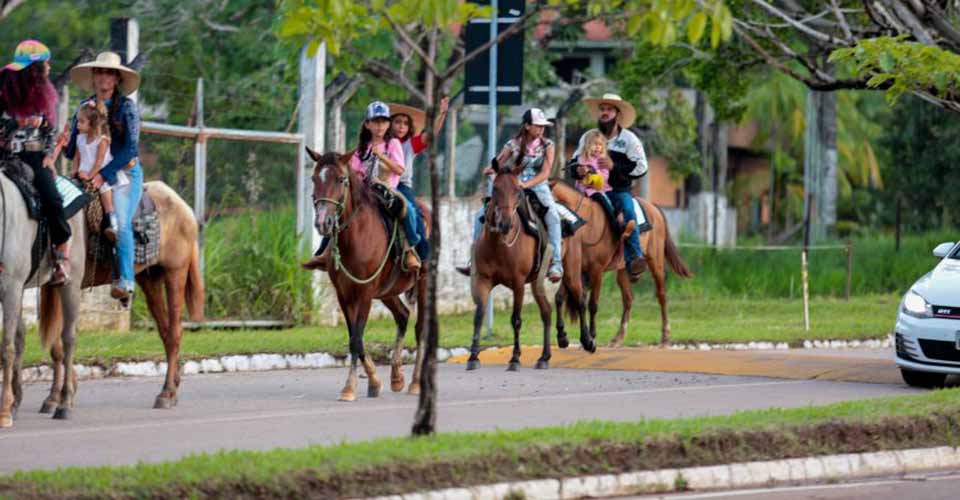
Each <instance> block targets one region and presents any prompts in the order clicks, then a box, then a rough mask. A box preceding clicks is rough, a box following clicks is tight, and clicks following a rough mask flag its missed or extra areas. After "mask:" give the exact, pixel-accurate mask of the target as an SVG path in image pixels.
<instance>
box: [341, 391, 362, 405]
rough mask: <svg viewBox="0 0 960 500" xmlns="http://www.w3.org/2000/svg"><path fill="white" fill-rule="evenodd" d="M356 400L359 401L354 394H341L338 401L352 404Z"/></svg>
mask: <svg viewBox="0 0 960 500" xmlns="http://www.w3.org/2000/svg"><path fill="white" fill-rule="evenodd" d="M356 400H357V395H356V394H354V393H353V392H341V393H340V398H339V399H338V401H343V402H345V403H351V402H353V401H356Z"/></svg>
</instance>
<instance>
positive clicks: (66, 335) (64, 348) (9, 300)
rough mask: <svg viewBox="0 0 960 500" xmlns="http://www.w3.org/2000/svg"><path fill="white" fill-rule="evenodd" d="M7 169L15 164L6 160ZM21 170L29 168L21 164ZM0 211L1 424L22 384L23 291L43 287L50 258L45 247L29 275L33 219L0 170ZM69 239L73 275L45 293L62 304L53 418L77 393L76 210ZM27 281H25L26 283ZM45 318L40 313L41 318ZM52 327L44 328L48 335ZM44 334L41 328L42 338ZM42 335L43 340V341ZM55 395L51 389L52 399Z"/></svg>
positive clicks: (80, 247)
mask: <svg viewBox="0 0 960 500" xmlns="http://www.w3.org/2000/svg"><path fill="white" fill-rule="evenodd" d="M7 168H8V169H11V168H15V167H13V164H8V167H7ZM23 168H24V169H28V167H26V166H23ZM0 202H2V204H3V208H2V210H0V212H2V213H0V217H2V222H0V223H2V226H3V233H2V236H0V237H2V242H0V290H2V292H0V300H2V302H3V345H2V347H0V361H2V366H3V389H2V392H0V428H7V427H12V426H13V420H14V418H15V417H16V414H17V410H18V409H19V408H20V403H21V401H22V400H23V385H22V381H21V380H20V376H21V373H20V368H21V362H22V358H23V350H24V341H25V337H26V329H25V328H24V325H23V316H22V312H23V311H22V305H23V291H24V289H26V288H32V287H37V286H44V285H45V284H46V283H48V282H49V281H50V279H51V277H52V275H53V262H52V261H51V258H50V252H49V251H47V249H46V248H45V247H44V248H42V250H41V252H42V255H41V256H40V260H39V263H38V264H39V265H38V267H37V269H36V271H35V272H34V273H33V277H31V276H30V274H31V261H32V258H33V249H32V243H33V241H34V238H35V237H36V236H37V229H38V224H39V222H38V221H35V220H32V219H30V217H29V215H28V209H27V205H26V203H25V201H24V198H23V196H22V195H21V194H20V191H19V190H18V188H17V186H16V185H15V184H14V183H13V181H11V180H10V179H9V178H8V177H7V176H6V175H3V174H0ZM68 223H69V225H70V231H71V233H72V235H73V236H72V237H71V240H70V251H69V254H68V255H67V259H68V260H69V261H70V262H71V263H73V266H72V269H71V274H72V277H73V279H71V280H70V281H69V282H68V283H66V284H65V285H63V286H60V287H57V288H48V290H49V292H48V293H49V295H50V296H53V297H57V300H59V301H60V302H61V303H62V304H63V314H62V318H61V321H60V323H59V324H58V325H57V326H58V330H57V331H56V335H57V337H58V338H60V339H62V345H61V353H62V356H61V358H62V359H61V363H60V365H59V369H60V371H61V373H62V374H63V376H64V378H65V380H66V381H65V382H64V383H63V384H61V385H60V386H58V387H57V388H56V391H57V393H56V398H55V399H56V404H55V405H54V406H53V407H51V408H50V409H51V411H53V410H54V407H55V409H56V411H54V414H53V418H55V419H58V420H60V419H67V418H69V414H70V409H71V408H72V407H73V399H74V395H75V394H76V391H77V382H76V373H75V372H74V370H73V355H74V348H75V338H76V324H77V319H78V317H79V309H80V280H79V279H78V278H79V276H82V275H83V273H84V256H85V255H86V221H85V220H84V214H83V210H80V211H78V212H77V213H76V214H75V215H74V216H73V217H71V218H70V219H69V221H68ZM28 281H29V282H28ZM44 320H45V318H44V315H43V313H42V312H41V314H40V321H41V323H43V322H44ZM50 332H52V330H50V329H49V325H48V331H47V332H46V333H47V334H49V333H50ZM44 333H45V332H43V331H41V337H42V338H43V335H44ZM46 340H47V339H46V338H44V341H45V342H46ZM53 396H54V394H52V393H51V398H53Z"/></svg>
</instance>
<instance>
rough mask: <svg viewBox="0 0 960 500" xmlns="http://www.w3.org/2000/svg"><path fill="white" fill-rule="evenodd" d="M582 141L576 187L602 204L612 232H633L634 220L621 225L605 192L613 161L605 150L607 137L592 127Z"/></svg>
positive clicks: (608, 190)
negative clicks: (604, 160) (582, 146)
mask: <svg viewBox="0 0 960 500" xmlns="http://www.w3.org/2000/svg"><path fill="white" fill-rule="evenodd" d="M583 142H584V145H585V147H584V151H583V153H582V154H581V155H580V158H578V161H579V165H578V167H577V173H578V174H579V175H580V176H581V178H580V180H578V181H577V189H579V190H580V192H582V193H584V194H586V195H587V196H589V197H590V198H591V199H593V200H594V201H596V202H597V203H599V204H600V205H601V206H603V210H604V211H605V212H606V213H607V217H608V218H609V220H610V225H611V227H612V228H613V232H614V234H623V233H624V232H626V233H631V232H633V228H634V227H635V226H636V222H635V221H633V220H630V221H627V224H626V225H625V226H624V225H621V224H620V222H619V221H618V218H617V213H616V211H615V210H614V208H613V203H612V202H611V201H610V198H608V197H607V193H608V192H610V189H611V188H610V183H609V182H608V179H609V178H610V167H609V165H611V164H612V163H613V161H612V160H611V159H610V154H609V153H608V152H607V138H606V137H604V135H603V132H600V131H599V130H597V129H593V130H590V131H589V132H587V133H586V135H585V136H584V139H583ZM602 159H606V162H603V161H601V160H602Z"/></svg>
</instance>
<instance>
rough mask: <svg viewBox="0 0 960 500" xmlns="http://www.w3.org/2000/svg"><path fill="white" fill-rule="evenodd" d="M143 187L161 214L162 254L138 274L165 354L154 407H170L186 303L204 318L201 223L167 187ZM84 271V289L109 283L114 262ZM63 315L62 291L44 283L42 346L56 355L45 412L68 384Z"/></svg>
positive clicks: (92, 264) (195, 317) (194, 315)
mask: <svg viewBox="0 0 960 500" xmlns="http://www.w3.org/2000/svg"><path fill="white" fill-rule="evenodd" d="M143 188H144V196H147V195H149V196H150V197H151V199H153V202H154V204H155V205H156V209H157V216H158V217H159V219H160V256H159V261H158V262H157V263H156V264H154V265H152V266H150V267H145V266H142V265H137V266H136V268H135V271H136V273H137V275H136V279H137V284H139V285H140V289H141V290H143V294H144V297H145V298H146V300H147V307H149V309H150V314H151V315H152V316H153V320H154V321H155V322H156V324H157V331H158V333H159V334H160V339H161V340H162V341H163V347H164V350H165V351H166V356H167V376H166V379H165V380H164V384H163V389H162V391H161V392H160V394H159V395H158V396H157V398H156V400H155V401H154V405H153V407H154V408H172V407H174V406H176V404H177V390H178V389H179V388H180V339H181V337H182V336H183V330H182V328H181V325H180V321H181V315H182V313H183V305H184V302H186V305H187V310H188V311H189V314H190V319H191V320H193V321H200V320H201V319H202V318H203V303H204V295H203V293H204V292H203V276H201V273H200V248H199V246H198V244H197V234H198V230H199V227H198V225H197V220H196V218H194V216H193V210H192V209H191V208H190V206H189V205H187V203H186V202H185V201H183V199H182V198H180V196H179V195H177V193H176V192H174V191H173V190H172V189H170V187H169V186H167V185H166V184H164V183H163V182H160V181H153V182H147V183H145V184H144V185H143ZM85 270H86V272H85V273H84V275H83V285H82V286H83V287H84V288H89V287H92V286H99V285H106V284H109V283H110V282H111V280H112V273H113V270H112V268H111V266H105V265H102V264H98V263H95V262H90V261H88V262H87V264H86V268H85ZM164 287H166V290H164ZM164 291H166V297H164ZM62 319H63V316H62V309H61V302H60V295H59V294H57V293H54V291H53V289H50V288H48V287H44V288H43V289H42V290H41V293H40V336H41V339H42V340H43V345H44V348H49V349H50V356H51V357H52V358H53V385H52V387H51V389H50V395H49V396H48V397H47V399H46V400H45V401H44V402H43V407H42V408H41V410H40V412H41V413H48V412H50V411H51V410H52V409H53V408H55V407H56V406H57V404H58V403H59V401H60V393H61V390H62V387H63V384H64V357H63V346H62V342H61V339H60V331H61V329H60V327H59V325H60V324H61V322H62ZM58 411H59V410H58Z"/></svg>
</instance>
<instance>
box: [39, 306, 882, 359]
mask: <svg viewBox="0 0 960 500" xmlns="http://www.w3.org/2000/svg"><path fill="white" fill-rule="evenodd" d="M614 297H618V296H614ZM898 300H899V297H898V296H894V295H873V296H864V297H855V298H853V299H851V301H849V302H847V301H844V300H842V299H832V298H815V299H813V300H812V302H811V307H810V314H811V318H812V320H811V323H812V324H811V330H810V331H809V332H805V331H804V330H803V306H802V303H801V302H800V301H799V300H788V299H748V298H743V299H737V298H715V297H709V298H707V297H705V298H699V299H696V298H687V299H684V300H682V301H681V300H677V301H674V302H672V303H671V304H670V320H671V328H672V331H673V334H672V341H673V342H677V343H686V342H749V341H752V340H758V341H759V340H768V341H778V342H791V343H794V344H796V343H798V342H801V341H803V340H805V339H867V338H877V337H881V336H884V335H886V334H887V333H889V332H890V330H891V328H892V326H893V323H894V320H895V315H896V307H897V303H898ZM472 316H473V315H472V314H459V315H450V316H444V317H442V318H441V320H440V328H441V332H440V344H441V346H444V347H469V345H470V339H471V336H472V334H473V333H472V332H473V326H472V322H473V319H472ZM619 316H620V302H619V298H617V299H607V300H605V301H601V308H600V312H599V313H598V340H599V342H600V343H601V345H603V344H605V343H606V342H607V341H609V340H610V339H611V338H612V337H613V336H614V334H615V333H616V329H617V326H618V324H619ZM539 321H540V320H539V313H538V312H537V310H536V307H535V306H529V307H526V308H525V309H524V315H523V324H524V327H523V333H522V338H521V342H522V343H524V344H534V345H535V344H539V343H540V342H541V333H540V326H539ZM508 322H509V314H508V313H506V312H498V314H497V315H496V322H495V325H494V338H493V339H491V340H489V341H486V340H485V341H483V342H482V343H483V345H484V346H492V345H511V344H512V342H513V333H512V329H511V328H510V327H509V324H508ZM568 331H570V332H571V341H574V342H575V341H576V339H577V338H578V334H577V333H575V332H576V330H575V329H574V328H573V327H572V326H570V324H569V322H568ZM659 336H660V309H659V306H658V305H657V303H656V301H655V300H653V298H652V297H650V296H648V295H646V294H643V295H640V296H638V297H637V298H636V299H635V303H634V308H633V314H632V315H631V321H630V330H629V332H628V336H627V345H636V344H641V343H642V344H652V343H656V342H658V341H659ZM393 337H394V326H393V322H392V320H386V319H382V320H375V321H371V322H370V323H369V324H368V326H367V331H366V335H365V340H366V342H367V346H368V349H369V350H371V351H377V350H381V351H385V350H386V349H389V348H390V347H391V346H392V342H393ZM406 340H407V346H408V347H411V348H412V347H414V346H415V340H414V333H413V321H411V323H410V326H409V328H408V333H407V339H406ZM346 349H347V333H346V328H345V327H343V326H338V327H321V326H317V327H299V328H293V329H289V330H260V331H252V330H240V331H199V332H185V333H184V338H183V344H182V347H181V354H182V356H183V358H184V359H197V358H203V357H209V356H214V355H222V354H249V353H261V352H271V353H301V352H314V351H327V352H332V353H340V354H342V353H345V352H346ZM77 351H78V352H77V357H76V359H77V361H78V362H80V363H101V364H107V363H109V362H110V361H115V360H132V359H140V360H151V359H152V360H160V359H163V347H162V345H161V343H160V341H159V338H158V337H157V334H156V333H155V332H153V331H143V330H141V331H131V332H83V333H81V334H80V337H79V341H78V347H77ZM46 359H47V357H46V356H44V355H43V353H41V352H40V349H39V341H38V339H37V335H36V334H35V333H31V334H30V335H28V341H27V351H26V353H25V357H24V363H25V364H26V365H31V364H37V363H42V362H45V360H46Z"/></svg>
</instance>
